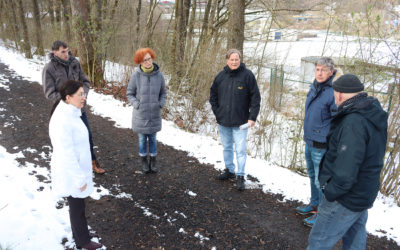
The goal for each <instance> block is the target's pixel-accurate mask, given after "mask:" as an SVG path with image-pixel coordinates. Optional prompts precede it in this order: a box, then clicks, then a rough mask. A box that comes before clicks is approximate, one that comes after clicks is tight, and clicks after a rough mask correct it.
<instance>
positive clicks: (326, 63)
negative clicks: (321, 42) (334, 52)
mask: <svg viewBox="0 0 400 250" xmlns="http://www.w3.org/2000/svg"><path fill="white" fill-rule="evenodd" d="M315 65H322V66H327V67H329V69H330V70H333V68H334V66H335V62H334V61H333V60H332V58H330V57H321V58H319V59H318V60H317V62H316V63H315Z"/></svg>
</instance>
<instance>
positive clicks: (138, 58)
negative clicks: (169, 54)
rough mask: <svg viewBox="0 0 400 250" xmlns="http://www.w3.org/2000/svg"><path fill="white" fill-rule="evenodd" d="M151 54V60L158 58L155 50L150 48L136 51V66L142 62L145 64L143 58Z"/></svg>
mask: <svg viewBox="0 0 400 250" xmlns="http://www.w3.org/2000/svg"><path fill="white" fill-rule="evenodd" d="M147 53H149V54H150V56H151V58H153V60H154V58H156V52H154V50H152V49H150V48H141V49H138V50H136V53H135V56H134V57H133V61H134V62H135V63H136V64H140V63H141V62H143V58H144V56H145V55H146V54H147Z"/></svg>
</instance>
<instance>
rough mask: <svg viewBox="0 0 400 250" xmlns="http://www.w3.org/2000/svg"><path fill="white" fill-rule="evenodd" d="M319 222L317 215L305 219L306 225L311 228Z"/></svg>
mask: <svg viewBox="0 0 400 250" xmlns="http://www.w3.org/2000/svg"><path fill="white" fill-rule="evenodd" d="M316 220H317V214H313V215H311V216H310V217H308V218H305V219H304V220H303V223H304V225H306V226H309V227H313V226H314V224H315V221H316Z"/></svg>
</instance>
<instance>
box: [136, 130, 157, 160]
mask: <svg viewBox="0 0 400 250" xmlns="http://www.w3.org/2000/svg"><path fill="white" fill-rule="evenodd" d="M156 135H157V133H153V134H138V138H139V140H138V141H139V155H140V156H147V140H148V141H149V153H150V156H156V155H157V138H156Z"/></svg>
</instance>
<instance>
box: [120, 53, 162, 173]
mask: <svg viewBox="0 0 400 250" xmlns="http://www.w3.org/2000/svg"><path fill="white" fill-rule="evenodd" d="M155 57H156V54H155V52H154V51H153V50H152V49H150V48H141V49H138V50H137V51H136V53H135V57H134V58H133V60H134V62H135V63H136V64H139V67H138V68H137V70H136V71H135V72H134V73H133V75H132V76H131V79H130V81H129V84H128V89H127V91H126V97H127V98H128V100H129V102H130V103H131V104H132V106H133V113H132V130H133V132H134V133H137V134H138V141H139V156H140V157H141V165H142V170H143V171H144V172H145V173H146V174H147V173H150V172H154V173H156V172H158V169H159V166H157V165H156V156H157V139H156V134H157V132H158V131H160V130H161V123H162V120H161V109H162V107H163V106H164V104H165V98H166V91H165V81H164V76H163V74H162V73H161V71H160V67H158V65H157V64H155V63H154V62H153V60H154V59H155ZM147 144H148V145H149V150H148V151H147ZM148 154H149V155H150V162H148V160H147V155H148Z"/></svg>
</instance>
